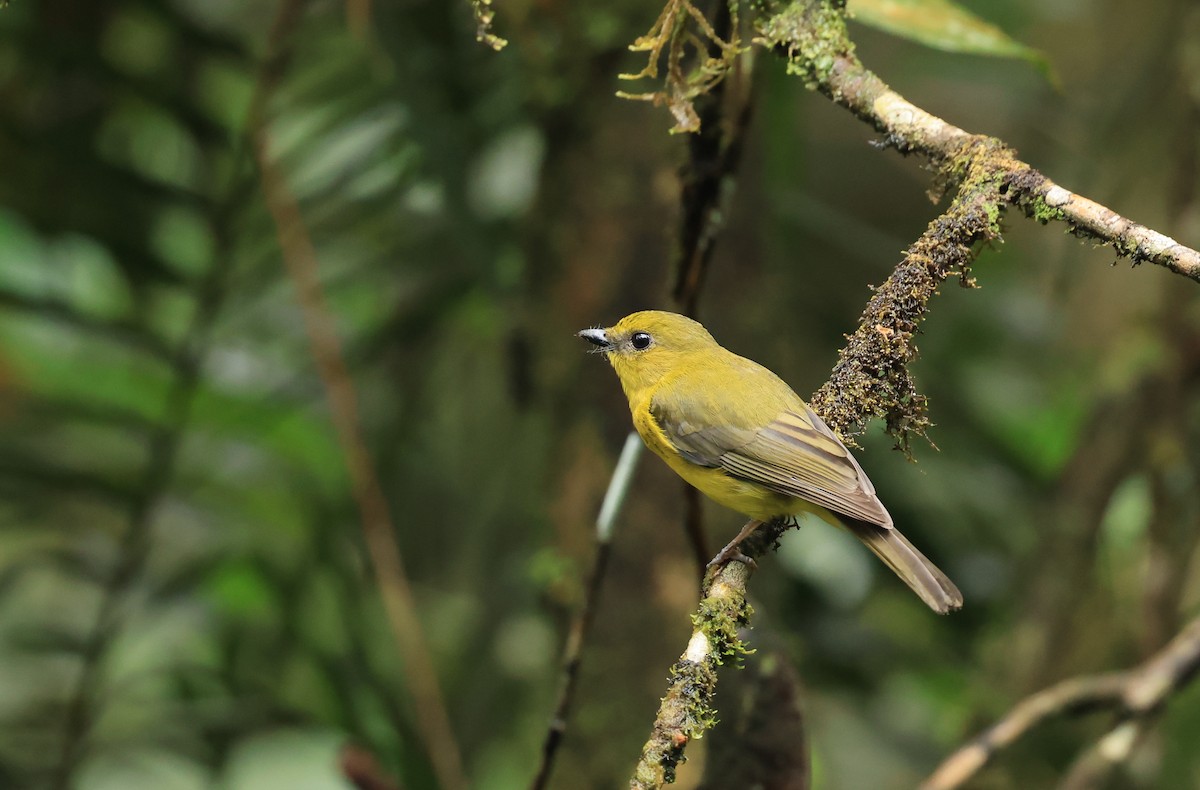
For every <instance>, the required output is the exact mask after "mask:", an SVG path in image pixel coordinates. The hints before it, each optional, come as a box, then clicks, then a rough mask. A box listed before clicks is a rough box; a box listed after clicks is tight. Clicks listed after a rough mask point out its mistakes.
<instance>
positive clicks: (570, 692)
mask: <svg viewBox="0 0 1200 790" xmlns="http://www.w3.org/2000/svg"><path fill="white" fill-rule="evenodd" d="M644 449H645V445H644V444H642V440H641V438H640V437H639V436H638V435H637V434H636V433H630V434H629V435H628V436H626V437H625V445H624V447H622V448H621V457H620V458H619V459H618V460H617V466H616V468H615V469H614V470H613V475H612V479H611V480H609V483H608V491H607V492H605V494H604V502H603V503H602V504H601V505H600V515H599V516H598V517H597V518H596V553H595V555H594V556H593V558H592V567H591V570H590V571H589V572H588V581H587V588H586V590H585V591H584V597H583V606H582V607H581V608H580V611H579V614H578V615H577V616H576V618H575V620H574V622H572V623H571V630H570V632H568V634H567V643H566V646H565V647H564V648H563V665H562V680H561V681H560V683H559V687H558V698H557V700H556V701H555V703H554V713H553V714H552V715H551V716H550V726H549V728H547V730H546V737H545V738H544V739H543V741H542V758H541V762H540V763H539V764H538V768H537V772H536V773H535V774H534V777H533V782H532V783H531V784H530V788H531V790H542V788H545V787H546V785H547V784H548V783H549V782H550V773H551V771H553V770H554V760H555V758H556V757H557V756H558V749H559V747H560V746H561V745H562V739H563V736H564V735H565V734H566V731H567V717H568V716H569V715H570V713H571V704H572V703H573V702H574V700H575V689H576V687H577V686H578V682H579V669H580V667H581V666H582V665H583V648H584V646H585V645H586V643H587V637H588V634H590V633H591V630H592V622H593V621H594V620H595V617H596V610H597V609H598V608H599V604H600V589H601V586H602V585H603V583H604V573H605V571H606V570H607V568H608V560H609V557H610V556H611V555H612V537H613V531H614V529H615V528H616V524H617V516H618V515H619V514H620V512H621V507H622V505H623V504H624V502H625V497H626V495H628V493H629V486H630V484H631V483H632V482H633V473H634V471H636V469H637V466H638V461H639V459H640V458H641V456H642V451H643V450H644Z"/></svg>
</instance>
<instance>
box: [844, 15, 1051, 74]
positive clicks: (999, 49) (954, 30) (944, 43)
mask: <svg viewBox="0 0 1200 790" xmlns="http://www.w3.org/2000/svg"><path fill="white" fill-rule="evenodd" d="M846 11H847V12H848V13H849V14H850V16H851V18H853V19H855V20H857V21H859V22H862V23H863V24H864V25H869V26H871V27H874V28H878V29H879V30H883V31H885V32H887V33H891V34H893V35H897V36H901V37H903V38H907V39H911V40H912V41H916V42H917V43H919V44H924V45H925V46H927V47H933V48H934V49H941V50H945V51H947V52H962V53H965V54H970V55H988V56H992V57H999V58H1018V59H1021V60H1026V61H1028V62H1030V63H1032V64H1033V65H1034V66H1036V67H1037V68H1038V69H1039V70H1040V71H1041V72H1042V73H1043V74H1045V75H1046V78H1047V79H1049V80H1051V81H1052V82H1054V83H1056V84H1057V82H1058V80H1057V78H1056V77H1055V76H1054V72H1053V69H1052V68H1051V66H1050V61H1049V60H1048V59H1047V58H1046V56H1045V54H1043V53H1042V52H1039V51H1038V50H1036V49H1034V48H1033V47H1028V46H1026V45H1024V44H1021V43H1020V42H1018V41H1016V40H1014V39H1013V38H1012V37H1010V36H1009V35H1008V34H1007V33H1005V32H1004V31H1003V30H1001V29H1000V28H999V27H997V26H996V25H993V24H992V23H990V22H987V21H985V20H984V19H981V18H980V17H978V16H976V15H975V14H973V13H971V12H970V11H968V10H967V9H965V8H963V7H962V6H961V5H959V4H958V3H955V2H951V0H850V2H848V3H847V4H846Z"/></svg>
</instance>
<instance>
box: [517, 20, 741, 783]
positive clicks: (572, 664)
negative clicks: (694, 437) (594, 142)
mask: <svg viewBox="0 0 1200 790" xmlns="http://www.w3.org/2000/svg"><path fill="white" fill-rule="evenodd" d="M732 24H733V17H732V15H731V13H730V9H729V6H728V5H727V4H726V3H720V4H719V5H718V10H717V15H716V19H715V21H714V23H713V30H714V31H715V35H716V36H717V37H718V38H722V39H728V38H729V37H730V36H731V32H730V31H731V29H732ZM710 46H711V47H715V46H716V45H715V44H710ZM713 54H714V56H715V54H716V53H713ZM726 84H727V82H726V81H722V82H720V83H718V84H717V85H716V86H715V87H714V88H713V89H712V91H711V92H710V93H708V94H706V95H705V96H704V97H703V99H702V102H701V108H700V117H701V119H702V120H703V125H702V126H701V131H700V133H699V134H697V135H695V136H693V137H691V138H689V141H688V151H689V161H688V164H687V165H685V166H684V168H683V170H682V171H681V174H680V175H681V177H680V180H681V184H682V186H681V195H680V205H681V218H680V229H679V239H680V244H679V248H678V250H679V252H678V255H677V258H676V262H675V266H674V271H675V279H674V283H673V285H672V287H671V297H672V300H673V302H674V304H675V307H676V309H677V310H680V311H681V312H684V313H686V314H688V315H694V314H695V312H696V307H697V304H698V302H699V298H700V292H701V290H702V288H703V285H704V279H705V274H706V272H707V269H708V265H709V262H710V261H711V259H712V252H713V248H714V244H715V241H716V237H717V234H718V233H719V231H720V228H721V225H722V222H721V217H722V211H723V209H724V207H725V204H726V203H727V201H728V198H729V195H730V193H731V191H732V190H731V186H732V178H733V171H734V170H735V169H736V168H737V164H738V161H739V160H740V157H741V151H742V148H743V143H744V140H745V134H746V129H747V126H748V125H749V119H750V114H751V113H750V109H751V101H750V92H749V89H746V90H744V91H743V94H744V95H743V96H741V97H740V100H741V102H742V104H741V107H740V109H739V111H738V112H737V117H736V119H735V121H734V123H733V124H731V125H728V126H727V125H725V124H722V123H721V115H722V112H723V104H724V96H725V86H726ZM643 448H644V445H643V444H642V441H641V439H639V438H638V436H637V434H635V433H631V434H629V436H628V437H627V438H626V440H625V447H624V449H623V450H622V452H621V459H620V461H618V463H617V468H616V470H615V471H614V473H613V478H612V480H611V481H610V482H609V489H608V493H607V494H606V496H605V499H604V506H603V507H602V508H601V514H600V518H599V519H598V521H597V545H596V552H595V555H594V558H593V560H592V568H591V570H590V572H589V574H588V582H587V587H586V591H585V594H584V601H583V605H582V607H581V609H580V612H579V614H578V616H577V617H576V619H575V620H574V622H572V624H571V630H570V632H569V633H568V636H567V643H566V647H565V648H564V651H563V671H562V682H561V683H560V686H559V694H558V699H557V702H556V703H555V709H554V714H553V716H552V717H551V720H550V726H549V728H548V730H547V733H546V738H545V740H544V742H543V745H542V758H541V763H540V764H539V766H538V770H537V773H536V774H535V776H534V779H533V783H532V785H531V787H532V790H541V789H542V788H544V787H545V786H546V784H547V783H548V782H549V780H550V772H551V771H552V770H553V766H554V760H555V757H556V756H557V752H558V749H559V746H560V745H561V743H562V739H563V736H564V734H565V732H566V727H567V717H568V714H569V713H570V707H571V704H572V701H573V699H574V694H575V688H576V684H577V681H578V677H579V668H580V665H581V663H582V658H583V647H584V644H585V642H586V639H587V635H588V633H589V632H590V630H591V623H592V620H593V618H594V616H595V612H596V609H597V606H598V598H599V595H600V590H601V586H602V583H603V576H604V573H605V570H606V569H607V566H608V559H609V556H610V554H611V551H612V548H611V546H612V529H613V527H614V526H615V518H616V513H617V508H618V507H619V503H620V502H622V501H624V498H625V494H626V492H627V490H628V486H629V483H630V481H631V477H632V473H633V469H634V468H635V467H636V464H637V461H638V458H639V457H640V454H641V451H642V449H643ZM684 503H685V504H684V510H685V514H684V533H685V535H686V536H687V539H688V543H689V545H690V546H691V547H692V554H693V556H694V558H695V561H696V566H697V569H698V572H699V574H700V575H703V573H704V569H705V566H706V565H707V563H708V560H709V558H710V557H711V556H712V555H711V554H710V553H709V550H708V546H707V545H706V541H705V538H704V525H703V512H702V510H701V500H700V494H699V492H698V491H697V490H696V489H694V488H692V487H691V486H689V485H687V484H684Z"/></svg>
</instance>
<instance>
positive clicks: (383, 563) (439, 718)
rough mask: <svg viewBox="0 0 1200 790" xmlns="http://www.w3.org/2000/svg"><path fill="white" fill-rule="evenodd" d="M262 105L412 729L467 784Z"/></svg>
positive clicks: (287, 253)
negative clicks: (411, 710)
mask: <svg viewBox="0 0 1200 790" xmlns="http://www.w3.org/2000/svg"><path fill="white" fill-rule="evenodd" d="M301 6H302V2H300V0H283V1H282V2H281V3H280V6H279V11H278V14H277V17H276V19H275V24H274V25H273V27H272V31H271V39H270V40H271V42H272V45H273V46H272V47H270V48H269V53H268V63H269V64H271V65H270V66H269V68H270V70H271V72H272V73H273V74H275V75H279V74H281V73H282V71H283V68H284V61H285V55H286V53H285V51H284V49H283V46H282V44H283V42H284V41H286V39H287V38H288V37H289V35H290V33H291V31H292V30H293V29H294V27H295V24H296V22H297V21H298V18H299V13H300V9H301ZM263 111H264V103H263V102H259V103H258V104H257V105H256V107H255V115H254V119H253V122H252V125H251V140H252V144H253V149H254V156H255V161H256V162H257V163H258V168H259V173H260V176H261V180H262V189H263V195H264V198H265V200H266V203H267V209H268V211H269V212H270V214H271V218H272V220H273V221H274V223H275V230H276V234H277V236H278V238H279V246H280V250H281V253H282V257H283V262H284V266H285V268H286V269H287V272H288V275H289V276H290V277H291V278H292V280H293V282H294V283H295V287H296V295H297V299H298V302H299V305H300V308H301V312H302V313H303V316H304V325H305V330H306V332H307V333H308V338H309V343H310V346H311V350H312V356H313V360H314V361H315V362H316V365H317V372H318V374H319V376H320V378H321V383H322V385H323V387H324V389H325V395H326V399H327V400H328V402H329V410H330V416H331V418H332V421H333V426H334V430H335V433H336V435H337V441H338V445H339V446H340V448H341V451H342V455H343V457H344V459H345V462H346V467H347V470H348V472H349V475H350V482H351V488H352V490H353V495H354V499H355V501H356V502H357V504H358V509H359V515H360V518H361V520H362V529H363V537H364V541H365V543H366V547H367V552H368V554H369V555H370V558H371V564H372V566H373V567H374V569H375V577H376V580H377V583H378V585H379V593H380V597H381V598H382V600H383V605H384V609H385V611H386V612H387V616H388V622H389V624H390V625H391V629H392V632H393V636H394V637H395V639H396V642H397V646H398V647H399V650H400V653H401V655H402V657H403V660H404V667H405V670H406V673H405V677H406V679H407V681H408V684H409V689H410V691H411V693H412V695H413V700H414V703H415V707H416V718H417V730H418V732H419V733H420V736H421V739H422V741H423V742H424V746H425V750H426V753H427V754H428V755H429V759H430V763H431V765H432V766H433V770H434V773H435V774H436V775H437V779H438V782H439V784H440V785H441V786H442V787H443V788H447V790H458V788H465V787H466V777H465V775H464V773H463V768H462V760H461V757H460V753H459V749H458V745H457V742H456V740H455V738H454V733H453V730H452V728H451V726H450V718H449V716H448V715H447V713H446V707H445V704H444V702H443V699H442V694H441V691H440V689H439V686H438V680H437V672H436V670H435V668H434V664H433V659H432V657H431V654H430V651H429V646H428V644H427V642H426V640H425V635H424V632H423V631H422V628H421V621H420V618H419V617H418V615H417V604H416V600H415V598H414V596H413V592H412V588H411V586H410V585H409V582H408V576H407V574H406V573H405V571H404V564H403V561H402V559H401V555H400V546H399V543H398V542H397V541H396V530H395V526H394V524H393V523H392V518H391V514H390V512H389V508H388V503H387V498H386V497H385V495H384V493H383V488H382V486H381V485H380V483H379V479H378V477H377V476H376V474H375V468H374V465H373V463H372V461H371V458H370V454H369V452H368V450H367V446H366V442H365V441H364V439H363V436H362V430H361V427H360V424H359V423H360V421H359V416H358V402H357V398H356V396H355V392H354V384H353V381H352V379H351V376H350V372H349V370H348V369H347V367H346V361H345V358H344V356H343V353H342V349H341V342H340V340H339V339H338V336H337V331H336V327H335V322H334V320H333V317H332V314H331V313H330V310H329V307H328V304H327V302H326V298H325V294H324V290H323V288H322V286H321V280H320V272H319V267H318V264H317V253H316V248H315V246H314V245H313V242H312V239H311V238H310V236H309V234H308V229H307V227H306V226H305V224H304V219H303V217H302V215H301V213H300V207H299V205H298V204H297V202H296V199H295V196H294V195H293V194H292V192H291V190H290V189H289V187H288V185H287V182H286V179H285V177H284V174H283V171H282V170H281V169H280V167H279V165H278V164H277V163H276V161H275V159H274V158H273V157H272V156H271V152H270V148H271V144H270V143H271V141H270V134H269V131H268V128H267V124H266V121H265V115H264V112H263Z"/></svg>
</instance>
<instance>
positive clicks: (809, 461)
mask: <svg viewBox="0 0 1200 790" xmlns="http://www.w3.org/2000/svg"><path fill="white" fill-rule="evenodd" d="M650 412H651V414H652V416H653V417H654V419H655V421H656V422H657V423H658V425H659V427H660V428H662V431H663V433H664V434H665V435H666V437H667V438H668V439H669V440H670V441H671V443H672V444H673V445H674V446H675V449H676V450H678V451H679V453H680V454H681V455H682V456H683V457H684V458H687V459H688V460H689V461H691V462H692V463H694V464H699V465H700V466H707V467H712V468H720V469H724V470H725V471H726V472H727V473H729V474H730V475H732V476H733V477H737V478H741V479H743V480H747V481H749V482H753V483H758V484H759V485H762V486H764V487H766V488H769V489H770V490H772V491H775V492H777V493H780V494H784V495H785V496H793V497H799V498H800V499H804V500H807V501H809V502H812V503H815V504H818V505H821V506H822V507H825V508H828V509H829V510H832V511H833V512H835V513H840V514H842V515H846V516H850V517H852V518H857V519H861V520H863V521H867V522H870V523H872V524H877V525H879V526H881V527H891V526H892V518H891V516H890V515H888V512H887V510H886V509H885V508H884V506H883V503H882V502H880V501H879V497H878V496H876V495H875V487H874V486H873V485H871V481H870V480H869V479H868V478H867V475H866V473H864V472H863V470H862V467H860V466H859V465H858V462H857V461H855V460H854V456H852V455H850V451H849V450H847V449H846V446H845V445H844V444H842V442H841V441H840V440H839V439H838V438H837V436H835V435H834V433H833V431H831V430H830V429H829V426H827V425H826V424H825V422H824V421H823V420H822V419H821V418H820V417H818V416H817V415H816V414H814V413H813V412H812V410H810V409H809V408H808V407H807V406H803V405H800V406H799V408H797V409H794V410H787V411H784V412H782V413H780V414H779V415H778V416H777V417H776V418H775V419H774V420H772V421H771V422H770V423H768V424H767V425H765V426H763V427H761V428H757V429H756V428H750V427H740V426H737V425H729V424H722V425H700V424H696V422H695V420H694V419H692V420H689V419H688V416H687V415H684V414H681V413H680V411H679V410H678V409H672V408H671V406H670V403H669V402H665V401H664V402H660V401H658V400H657V399H656V400H655V401H654V402H652V403H651V406H650Z"/></svg>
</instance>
